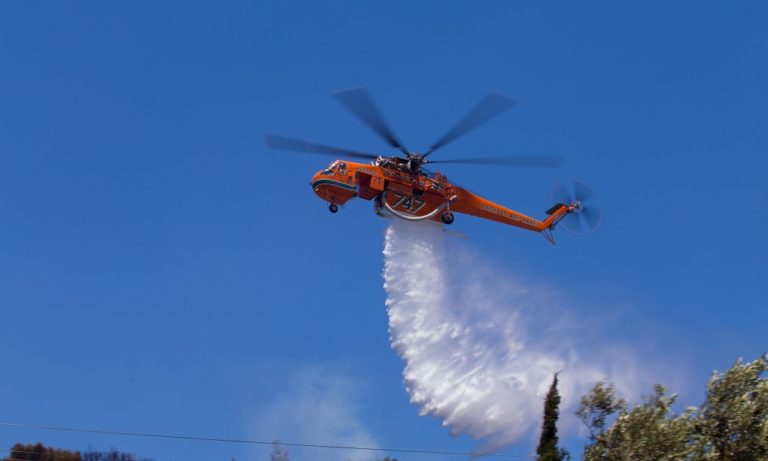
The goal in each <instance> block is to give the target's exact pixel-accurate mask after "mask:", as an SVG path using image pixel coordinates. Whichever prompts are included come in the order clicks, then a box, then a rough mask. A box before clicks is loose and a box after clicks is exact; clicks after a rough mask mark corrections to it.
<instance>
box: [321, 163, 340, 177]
mask: <svg viewBox="0 0 768 461" xmlns="http://www.w3.org/2000/svg"><path fill="white" fill-rule="evenodd" d="M338 163H339V162H338V161H335V162H333V163H331V164H330V165H328V168H326V169H324V170H323V171H322V172H321V174H325V175H329V174H333V173H334V172H335V171H336V166H337V164H338Z"/></svg>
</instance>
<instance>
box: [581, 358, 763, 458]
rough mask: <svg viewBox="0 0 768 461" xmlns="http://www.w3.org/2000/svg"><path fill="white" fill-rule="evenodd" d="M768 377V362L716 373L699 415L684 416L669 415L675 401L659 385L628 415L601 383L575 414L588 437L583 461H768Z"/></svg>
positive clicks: (623, 404)
mask: <svg viewBox="0 0 768 461" xmlns="http://www.w3.org/2000/svg"><path fill="white" fill-rule="evenodd" d="M767 373H768V356H763V357H760V358H758V359H757V360H754V361H752V362H750V363H746V364H745V363H742V362H741V360H739V361H737V362H736V363H735V364H734V365H733V366H732V367H731V368H730V369H729V370H728V371H726V372H725V373H718V372H714V373H713V374H712V376H711V377H710V379H709V382H708V383H707V396H706V399H705V401H704V405H702V407H701V409H699V410H697V409H696V408H695V407H689V408H688V409H687V410H686V411H685V412H683V413H682V414H680V415H675V414H674V413H673V412H672V409H671V407H672V405H673V404H674V403H675V400H676V398H677V396H676V395H674V394H673V395H671V396H667V395H666V389H665V388H664V386H662V385H660V384H657V385H656V386H655V387H654V393H653V394H652V395H650V396H647V397H645V398H644V399H643V401H642V402H641V403H640V404H639V405H636V406H634V407H633V408H631V409H629V407H628V406H627V403H626V401H624V400H622V399H618V398H617V397H616V395H615V392H614V388H613V386H612V385H608V386H606V385H605V383H603V382H599V383H597V384H596V385H595V387H594V388H593V389H592V390H591V391H590V392H589V393H588V394H587V395H585V396H584V397H583V398H582V399H581V406H580V407H579V410H578V411H577V412H576V414H577V415H578V416H579V418H581V420H582V421H583V422H584V424H585V425H587V427H588V428H589V431H590V437H589V439H590V443H589V444H588V445H587V446H586V447H584V460H585V461H593V460H600V461H620V460H621V461H623V460H633V461H651V460H653V461H672V460H689V461H768V376H766V374H767ZM610 418H612V422H611V424H610V425H608V423H609V419H610Z"/></svg>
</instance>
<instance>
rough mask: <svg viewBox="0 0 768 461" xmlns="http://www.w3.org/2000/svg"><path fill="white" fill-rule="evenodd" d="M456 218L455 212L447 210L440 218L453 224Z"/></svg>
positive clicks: (446, 222)
mask: <svg viewBox="0 0 768 461" xmlns="http://www.w3.org/2000/svg"><path fill="white" fill-rule="evenodd" d="M454 219H455V218H454V216H453V213H451V212H450V211H446V212H445V213H443V214H441V215H440V220H441V221H443V223H445V224H453V220H454Z"/></svg>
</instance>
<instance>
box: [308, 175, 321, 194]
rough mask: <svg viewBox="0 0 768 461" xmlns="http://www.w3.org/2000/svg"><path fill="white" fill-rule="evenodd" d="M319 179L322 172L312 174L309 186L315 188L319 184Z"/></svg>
mask: <svg viewBox="0 0 768 461" xmlns="http://www.w3.org/2000/svg"><path fill="white" fill-rule="evenodd" d="M319 179H320V172H319V171H318V172H317V173H315V174H314V175H313V176H312V179H310V180H309V187H311V188H312V189H313V190H314V189H315V187H316V185H317V181H318V180H319Z"/></svg>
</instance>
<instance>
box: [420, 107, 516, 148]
mask: <svg viewBox="0 0 768 461" xmlns="http://www.w3.org/2000/svg"><path fill="white" fill-rule="evenodd" d="M515 104H516V102H515V101H513V100H512V99H510V98H508V97H506V96H502V95H500V94H497V93H491V94H489V95H487V96H486V97H485V98H483V99H482V100H480V102H479V103H478V104H477V105H476V106H475V107H474V108H473V109H472V110H470V111H469V112H468V113H467V115H465V116H464V117H463V118H462V119H461V120H459V121H458V122H457V123H456V125H454V126H453V128H451V129H450V130H448V132H447V133H445V134H444V135H443V136H442V137H441V138H440V139H438V140H437V141H436V142H435V143H434V144H432V146H430V148H429V150H428V151H427V153H426V154H424V157H426V156H428V155H430V154H431V153H432V152H434V151H436V150H437V149H439V148H441V147H443V146H444V145H446V144H448V143H449V142H452V141H454V140H455V139H456V138H458V137H460V136H463V135H465V134H467V133H469V132H470V131H472V130H474V129H475V128H477V127H479V126H480V125H482V124H483V123H485V122H487V121H488V120H490V119H492V118H494V117H496V116H497V115H499V114H501V113H502V112H504V111H506V110H507V109H509V108H510V107H512V106H514V105H515Z"/></svg>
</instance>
